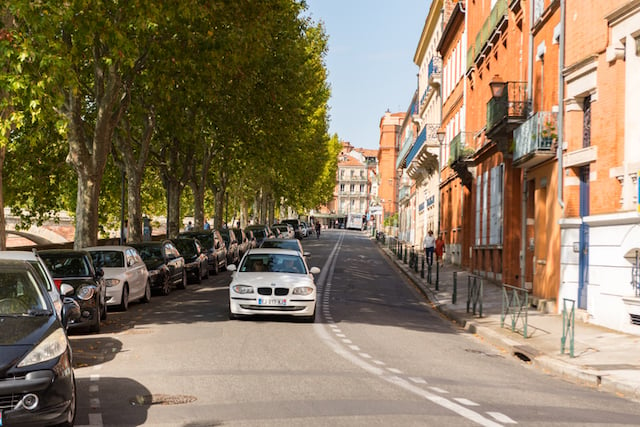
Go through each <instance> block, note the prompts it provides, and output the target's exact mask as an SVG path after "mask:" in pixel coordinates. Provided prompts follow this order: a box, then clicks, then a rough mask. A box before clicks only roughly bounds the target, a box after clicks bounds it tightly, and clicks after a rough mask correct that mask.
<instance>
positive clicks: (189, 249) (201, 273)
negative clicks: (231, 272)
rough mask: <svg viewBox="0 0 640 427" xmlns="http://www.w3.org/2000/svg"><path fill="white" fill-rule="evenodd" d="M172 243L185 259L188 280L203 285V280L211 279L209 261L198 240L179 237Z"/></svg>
mask: <svg viewBox="0 0 640 427" xmlns="http://www.w3.org/2000/svg"><path fill="white" fill-rule="evenodd" d="M171 241H172V242H173V244H174V245H176V248H178V251H179V252H180V255H182V258H184V265H185V267H186V269H187V278H191V279H192V280H193V281H194V282H195V283H202V279H207V278H209V259H208V258H207V255H206V253H205V251H204V250H203V248H202V245H201V244H200V242H199V241H198V239H194V238H189V237H178V238H177V239H171Z"/></svg>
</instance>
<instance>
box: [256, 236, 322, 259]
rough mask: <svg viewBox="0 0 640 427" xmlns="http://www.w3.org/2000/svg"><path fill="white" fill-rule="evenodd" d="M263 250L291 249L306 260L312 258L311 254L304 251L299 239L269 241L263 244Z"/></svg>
mask: <svg viewBox="0 0 640 427" xmlns="http://www.w3.org/2000/svg"><path fill="white" fill-rule="evenodd" d="M260 247H261V248H277V249H291V250H293V251H298V252H300V253H301V254H302V255H304V256H305V258H308V257H310V256H311V253H310V252H304V251H303V250H302V243H300V240H298V239H269V240H265V241H264V242H262V245H261V246H260Z"/></svg>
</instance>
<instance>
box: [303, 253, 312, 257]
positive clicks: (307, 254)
mask: <svg viewBox="0 0 640 427" xmlns="http://www.w3.org/2000/svg"><path fill="white" fill-rule="evenodd" d="M302 255H304V256H305V258H309V257H311V252H305V253H303V254H302Z"/></svg>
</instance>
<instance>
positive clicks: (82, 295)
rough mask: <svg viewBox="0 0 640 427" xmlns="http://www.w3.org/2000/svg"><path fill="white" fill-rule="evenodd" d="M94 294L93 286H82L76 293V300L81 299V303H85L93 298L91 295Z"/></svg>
mask: <svg viewBox="0 0 640 427" xmlns="http://www.w3.org/2000/svg"><path fill="white" fill-rule="evenodd" d="M95 293H96V288H95V286H82V287H81V288H79V289H78V291H77V292H76V296H77V297H78V299H81V300H83V301H87V300H90V299H91V298H93V295H94V294H95Z"/></svg>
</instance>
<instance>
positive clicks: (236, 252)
mask: <svg viewBox="0 0 640 427" xmlns="http://www.w3.org/2000/svg"><path fill="white" fill-rule="evenodd" d="M218 231H219V232H220V235H221V236H222V240H224V244H225V245H226V247H227V265H229V264H237V263H238V261H240V248H238V239H237V238H236V235H235V233H234V232H233V231H231V230H230V229H228V228H221V229H219V230H218Z"/></svg>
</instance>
